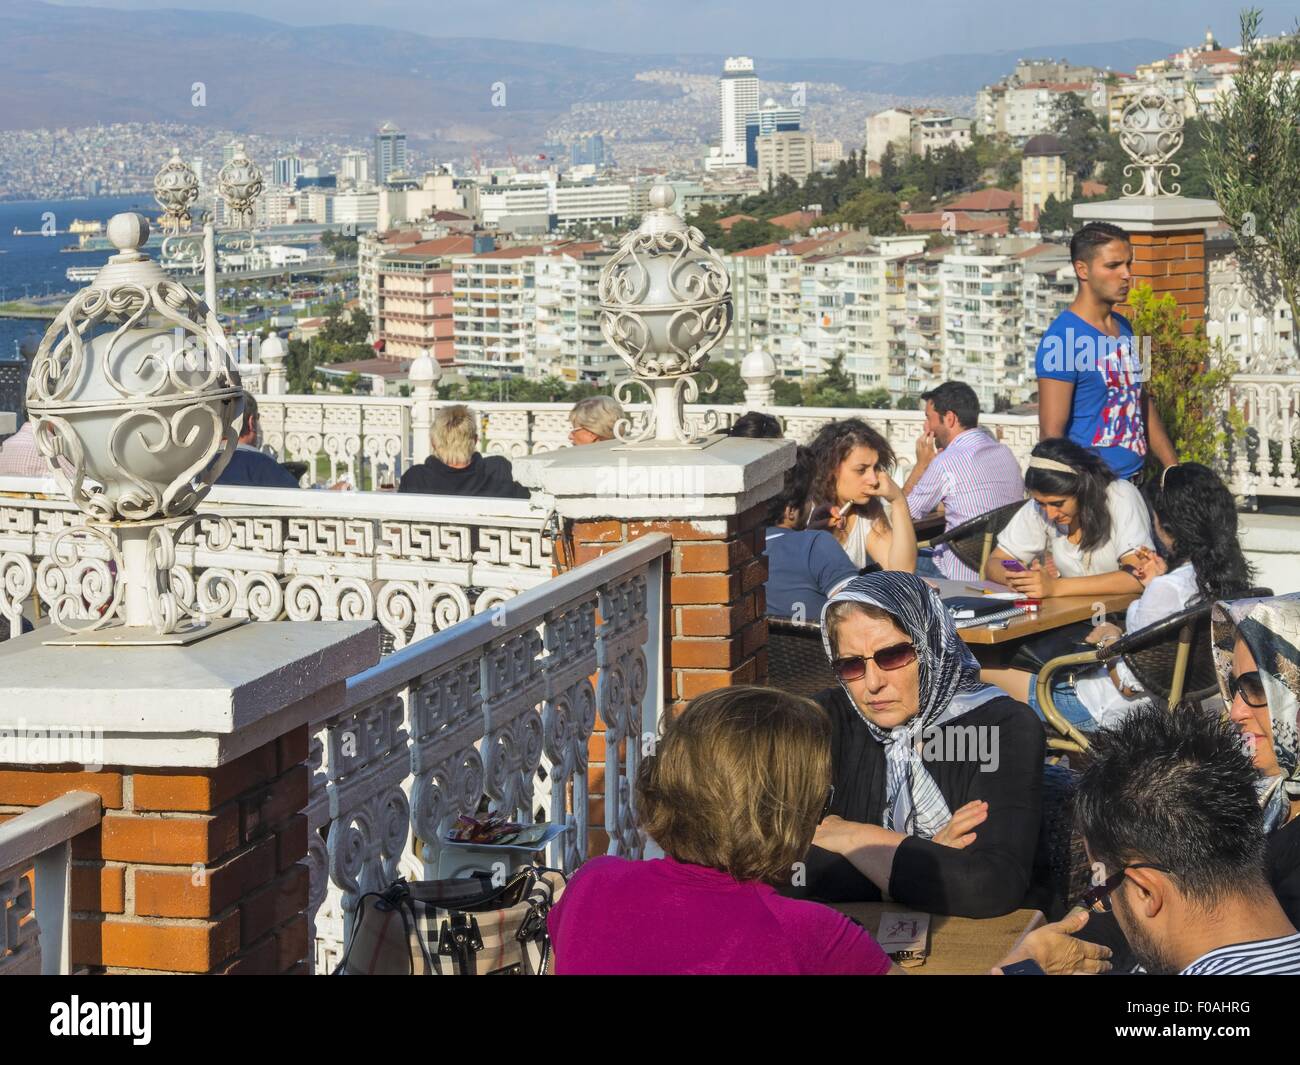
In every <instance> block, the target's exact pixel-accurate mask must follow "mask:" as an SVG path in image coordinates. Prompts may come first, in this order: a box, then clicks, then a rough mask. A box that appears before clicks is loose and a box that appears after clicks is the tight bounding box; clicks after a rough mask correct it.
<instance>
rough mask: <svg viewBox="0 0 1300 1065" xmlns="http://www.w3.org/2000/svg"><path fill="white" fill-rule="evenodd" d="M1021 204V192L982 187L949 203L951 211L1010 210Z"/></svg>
mask: <svg viewBox="0 0 1300 1065" xmlns="http://www.w3.org/2000/svg"><path fill="white" fill-rule="evenodd" d="M1019 206H1020V193H1018V192H1008V191H1007V190H1006V189H980V190H979V192H969V193H967V194H966V195H965V196H959V197H958V198H957V199H955V200H953V201H952V203H950V204H948V210H950V211H1009V210H1011V208H1013V207H1019Z"/></svg>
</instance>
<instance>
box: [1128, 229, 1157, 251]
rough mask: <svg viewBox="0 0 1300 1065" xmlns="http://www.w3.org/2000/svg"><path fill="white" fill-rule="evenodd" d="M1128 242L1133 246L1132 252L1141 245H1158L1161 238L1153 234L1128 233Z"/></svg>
mask: <svg viewBox="0 0 1300 1065" xmlns="http://www.w3.org/2000/svg"><path fill="white" fill-rule="evenodd" d="M1128 242H1129V243H1130V244H1132V245H1133V248H1134V250H1136V249H1137V248H1138V247H1140V246H1141V245H1143V244H1158V243H1160V242H1161V238H1160V237H1158V236H1157V235H1156V234H1154V233H1130V234H1129V235H1128Z"/></svg>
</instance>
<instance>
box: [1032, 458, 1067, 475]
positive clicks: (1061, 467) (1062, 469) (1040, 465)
mask: <svg viewBox="0 0 1300 1065" xmlns="http://www.w3.org/2000/svg"><path fill="white" fill-rule="evenodd" d="M1029 465H1030V466H1031V467H1032V468H1033V469H1036V470H1056V471H1058V472H1059V473H1068V474H1071V475H1073V476H1075V477H1078V476H1079V471H1078V470H1076V469H1075V468H1074V467H1073V466H1067V465H1066V464H1065V463H1064V462H1057V461H1056V459H1045V458H1040V457H1039V456H1037V455H1031V456H1030V458H1029Z"/></svg>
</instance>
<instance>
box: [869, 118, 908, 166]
mask: <svg viewBox="0 0 1300 1065" xmlns="http://www.w3.org/2000/svg"><path fill="white" fill-rule="evenodd" d="M891 144H892V145H893V146H894V154H895V155H906V154H907V153H908V152H910V151H911V150H912V112H911V111H910V110H908V109H907V108H905V107H889V108H886V109H885V110H884V111H877V112H876V113H875V114H874V115H871V116H870V117H869V118H868V119H867V134H866V152H867V162H868V163H877V164H878V163H879V162H880V160H881V159H883V158H884V157H885V149H886V148H888V147H889V146H890V145H891Z"/></svg>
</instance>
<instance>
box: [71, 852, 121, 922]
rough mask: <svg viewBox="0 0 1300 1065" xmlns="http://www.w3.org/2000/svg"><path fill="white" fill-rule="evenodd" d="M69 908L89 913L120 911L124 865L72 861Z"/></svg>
mask: <svg viewBox="0 0 1300 1065" xmlns="http://www.w3.org/2000/svg"><path fill="white" fill-rule="evenodd" d="M69 907H70V908H71V909H73V910H81V911H90V912H92V913H121V912H122V911H123V910H125V909H126V866H125V865H103V864H97V863H84V862H74V863H73V866H72V901H71V902H70V903H69Z"/></svg>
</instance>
